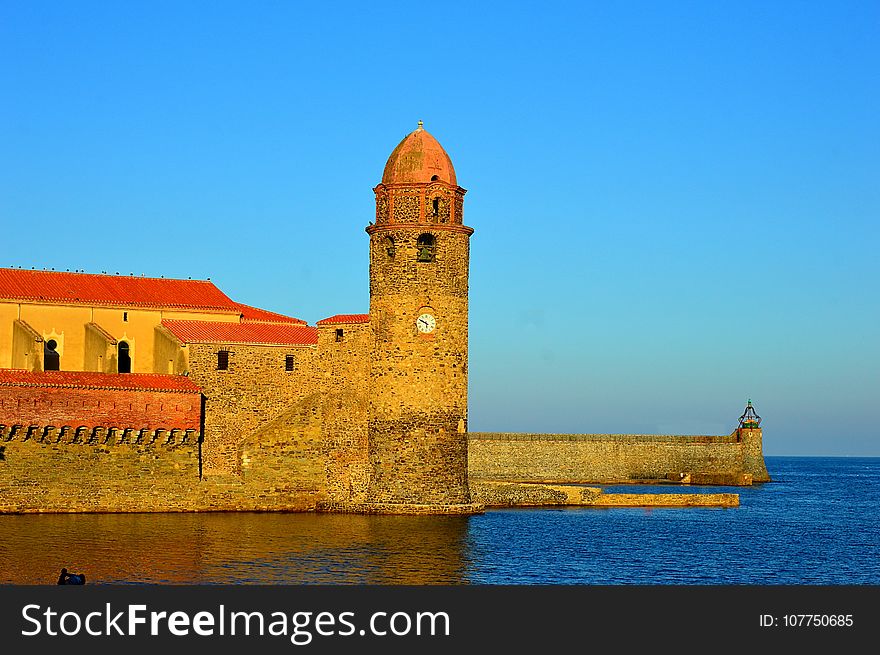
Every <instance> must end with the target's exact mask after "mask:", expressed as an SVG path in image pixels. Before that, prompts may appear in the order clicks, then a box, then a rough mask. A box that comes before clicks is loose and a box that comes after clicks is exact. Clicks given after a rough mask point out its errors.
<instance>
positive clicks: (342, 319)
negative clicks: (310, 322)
mask: <svg viewBox="0 0 880 655" xmlns="http://www.w3.org/2000/svg"><path fill="white" fill-rule="evenodd" d="M369 322H370V315H369V314H336V316H330V317H329V318H324V319H321V320H320V321H318V322H317V325H331V324H333V323H369Z"/></svg>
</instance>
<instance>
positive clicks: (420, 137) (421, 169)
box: [382, 121, 458, 186]
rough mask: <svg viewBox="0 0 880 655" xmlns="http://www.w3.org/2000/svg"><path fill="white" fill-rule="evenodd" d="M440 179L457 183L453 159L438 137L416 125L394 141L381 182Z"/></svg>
mask: <svg viewBox="0 0 880 655" xmlns="http://www.w3.org/2000/svg"><path fill="white" fill-rule="evenodd" d="M435 180H440V181H441V182H447V183H448V184H452V185H455V186H457V185H458V183H457V182H456V181H455V169H454V168H453V167H452V160H451V159H449V155H447V154H446V151H445V150H444V149H443V146H441V145H440V144H439V143H438V142H437V139H435V138H434V137H433V136H431V135H430V134H428V133H427V132H426V131H425V129H424V128H423V127H422V121H419V127H418V129H416V130H415V131H414V132H411V133H410V134H408V135H407V136H405V137H404V138H403V141H401V142H400V143H398V144H397V147H396V148H395V149H394V152H392V153H391V156H390V157H389V158H388V163H387V164H385V172H384V173H382V184H407V183H410V184H411V183H420V182H432V181H435Z"/></svg>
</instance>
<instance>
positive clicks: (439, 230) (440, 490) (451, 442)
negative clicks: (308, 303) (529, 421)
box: [367, 121, 473, 507]
mask: <svg viewBox="0 0 880 655" xmlns="http://www.w3.org/2000/svg"><path fill="white" fill-rule="evenodd" d="M374 192H375V194H376V220H375V223H374V224H371V225H370V226H369V227H367V233H368V234H369V235H370V323H371V324H372V326H373V330H374V333H375V339H376V346H375V349H374V352H373V357H372V361H371V369H370V392H369V394H370V417H369V427H368V434H369V456H370V467H371V477H370V486H369V491H368V497H369V502H373V503H383V504H386V503H390V504H404V505H432V506H437V507H440V506H445V507H453V506H462V505H467V504H469V503H470V502H471V498H470V492H469V490H468V480H467V361H468V259H469V252H468V249H469V239H470V235H471V234H472V233H473V230H472V229H471V228H469V227H466V226H465V225H464V223H463V214H462V211H463V207H464V194H465V190H464V189H462V188H461V187H460V186H458V183H457V181H456V178H455V170H454V169H453V167H452V160H450V158H449V155H448V154H446V151H445V150H444V149H443V148H442V147H441V146H440V144H439V143H438V142H437V140H436V139H435V138H434V137H433V136H431V135H430V134H428V132H426V131H425V129H424V128H423V127H422V122H421V121H419V126H418V129H416V130H415V131H414V132H412V133H410V134H409V135H407V136H406V137H405V138H404V139H403V140H402V141H401V142H400V143H399V144H398V146H397V147H396V148H395V149H394V151H393V152H392V153H391V156H390V157H389V158H388V163H387V164H386V165H385V171H384V173H383V175H382V182H381V183H380V184H379V185H378V186H377V187H376V188H375V189H374Z"/></svg>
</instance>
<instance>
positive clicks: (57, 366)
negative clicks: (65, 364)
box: [43, 339, 61, 371]
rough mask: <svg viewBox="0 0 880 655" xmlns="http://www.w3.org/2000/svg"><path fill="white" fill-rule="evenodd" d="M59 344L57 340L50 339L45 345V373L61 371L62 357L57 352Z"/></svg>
mask: <svg viewBox="0 0 880 655" xmlns="http://www.w3.org/2000/svg"><path fill="white" fill-rule="evenodd" d="M57 347H58V342H57V341H55V339H49V340H48V341H46V342H45V343H44V344H43V370H44V371H60V370H61V355H59V354H58V351H57V350H55V349H56V348H57Z"/></svg>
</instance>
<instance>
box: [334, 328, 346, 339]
mask: <svg viewBox="0 0 880 655" xmlns="http://www.w3.org/2000/svg"><path fill="white" fill-rule="evenodd" d="M343 339H345V332H344V331H343V329H342V328H336V341H342V340H343Z"/></svg>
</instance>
